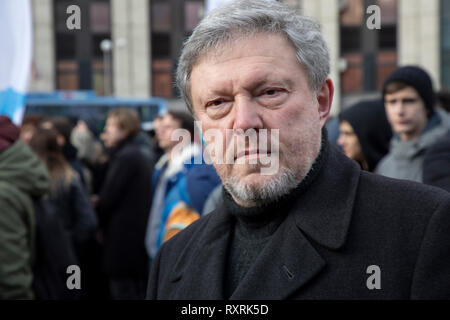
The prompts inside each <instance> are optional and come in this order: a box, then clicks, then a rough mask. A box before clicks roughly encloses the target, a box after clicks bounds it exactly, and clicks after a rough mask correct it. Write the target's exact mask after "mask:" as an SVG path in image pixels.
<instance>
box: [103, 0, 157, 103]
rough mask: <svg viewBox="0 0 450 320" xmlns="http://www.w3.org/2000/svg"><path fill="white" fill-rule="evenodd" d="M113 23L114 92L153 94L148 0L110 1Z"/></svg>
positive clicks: (136, 95)
mask: <svg viewBox="0 0 450 320" xmlns="http://www.w3.org/2000/svg"><path fill="white" fill-rule="evenodd" d="M111 24H112V41H113V52H112V55H113V92H114V95H115V96H125V97H148V96H150V94H151V92H150V88H151V70H150V61H151V59H150V55H151V51H150V45H151V44H150V35H149V29H150V10H149V0H133V1H123V0H111Z"/></svg>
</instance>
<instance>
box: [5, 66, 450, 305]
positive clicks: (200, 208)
mask: <svg viewBox="0 0 450 320" xmlns="http://www.w3.org/2000/svg"><path fill="white" fill-rule="evenodd" d="M449 97H450V93H449V92H445V91H442V92H441V93H439V95H436V94H435V93H434V91H433V86H432V83H431V79H430V77H429V75H428V74H427V72H426V71H424V70H423V69H421V68H418V67H413V66H409V67H402V68H399V69H397V70H396V71H394V72H393V73H392V74H391V75H390V76H389V78H388V79H387V80H386V82H385V84H384V87H383V92H382V99H378V100H370V101H360V102H358V103H357V104H355V105H354V106H351V107H350V108H347V109H345V110H344V111H343V112H341V114H340V115H339V116H338V117H336V118H334V119H331V120H330V121H329V122H328V123H327V129H328V136H329V140H330V143H334V144H336V145H338V146H339V147H340V148H341V149H342V151H343V152H344V153H345V154H346V155H347V156H348V157H350V158H352V159H354V160H355V161H357V162H358V163H359V164H360V165H361V168H362V169H364V170H367V171H371V172H375V173H378V174H381V175H385V176H389V177H392V178H397V179H407V180H414V181H418V182H423V183H427V184H431V185H435V186H438V187H441V188H443V189H446V190H447V191H450V165H449V164H450V115H449V113H448V112H449V111H450V104H449V100H450V98H449ZM177 129H184V130H186V131H187V132H189V133H190V137H191V141H189V143H187V146H186V147H184V148H182V149H180V148H176V146H177V144H178V143H179V141H177V140H173V139H172V134H173V132H174V131H175V130H177ZM202 156H203V149H202V140H201V137H198V136H196V135H195V130H194V119H193V118H192V117H191V116H190V115H189V114H188V113H185V112H175V111H169V112H167V113H164V114H159V115H158V116H157V117H156V118H155V119H154V122H153V128H152V129H151V130H149V131H143V130H142V129H141V126H140V119H139V115H138V113H137V112H136V110H134V109H127V108H116V109H112V110H111V111H110V112H109V113H108V115H107V119H106V122H105V125H104V127H103V128H101V127H100V126H95V125H92V124H90V123H88V122H86V121H83V120H82V119H75V120H74V119H69V118H67V117H62V116H58V117H46V116H45V115H40V114H29V115H26V116H25V117H24V119H23V122H22V125H21V127H20V128H19V127H16V126H15V125H14V124H12V123H11V121H10V120H9V119H8V118H7V117H4V116H0V208H1V215H0V261H1V262H2V264H1V274H0V299H33V298H34V299H94V298H95V299H102V298H103V299H143V298H144V297H145V292H146V287H147V278H148V272H149V269H150V266H151V263H152V260H153V259H154V257H155V255H156V252H157V251H158V249H159V248H160V247H161V245H162V244H163V243H164V242H165V241H167V240H168V239H170V238H171V237H172V236H174V235H175V234H176V233H177V232H179V231H180V230H182V229H184V228H185V227H187V226H188V225H189V224H190V223H192V222H193V221H195V220H197V219H199V218H200V217H201V216H203V215H206V214H208V213H210V212H211V211H213V210H214V209H215V208H216V207H217V206H218V205H219V204H220V202H221V201H222V199H221V198H222V186H221V183H220V179H219V177H218V176H217V174H216V172H215V169H214V168H213V167H212V166H211V165H207V164H205V163H202V164H195V161H194V159H195V158H196V157H202ZM70 265H76V266H79V267H80V270H81V275H82V276H81V289H80V290H68V289H67V278H68V273H67V267H68V266H70Z"/></svg>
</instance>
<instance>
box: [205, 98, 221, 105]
mask: <svg viewBox="0 0 450 320" xmlns="http://www.w3.org/2000/svg"><path fill="white" fill-rule="evenodd" d="M222 103H224V100H220V99H219V100H214V101H210V102H208V103H207V104H206V106H207V107H218V106H220V105H221V104H222Z"/></svg>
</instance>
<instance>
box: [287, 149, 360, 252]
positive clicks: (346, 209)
mask: <svg viewBox="0 0 450 320" xmlns="http://www.w3.org/2000/svg"><path fill="white" fill-rule="evenodd" d="M329 149H330V151H329V155H328V160H327V161H326V163H325V165H324V168H323V170H322V172H321V174H320V176H319V177H318V178H317V179H316V180H315V182H314V183H313V184H312V185H311V186H310V188H309V189H308V191H307V192H306V193H305V194H304V195H303V196H302V197H301V198H300V199H298V201H297V203H296V205H295V206H294V211H293V214H294V216H295V221H296V224H297V226H298V228H300V229H301V230H302V231H303V232H304V233H306V234H307V235H308V236H309V237H311V238H312V239H313V240H314V241H316V242H317V243H319V244H320V245H322V246H324V247H326V248H328V249H333V250H337V249H339V248H341V247H342V246H343V245H344V243H345V240H346V237H347V232H348V228H349V226H350V221H351V216H352V211H353V206H354V202H355V197H356V192H357V188H358V183H359V177H360V173H361V168H360V166H359V165H358V164H357V163H356V162H354V161H352V160H350V159H348V158H347V157H346V156H345V155H344V154H342V153H341V152H340V151H338V150H337V149H336V148H335V147H333V146H331V145H330V148H329Z"/></svg>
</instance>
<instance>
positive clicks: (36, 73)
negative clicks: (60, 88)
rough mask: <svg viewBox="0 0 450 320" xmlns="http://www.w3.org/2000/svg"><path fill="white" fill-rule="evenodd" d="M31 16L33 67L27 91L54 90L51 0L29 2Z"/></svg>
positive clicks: (53, 42)
mask: <svg viewBox="0 0 450 320" xmlns="http://www.w3.org/2000/svg"><path fill="white" fill-rule="evenodd" d="M31 10H32V18H33V68H32V73H31V76H30V86H29V91H53V90H55V85H56V83H55V39H54V22H53V1H52V0H40V1H39V2H37V1H32V2H31Z"/></svg>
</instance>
